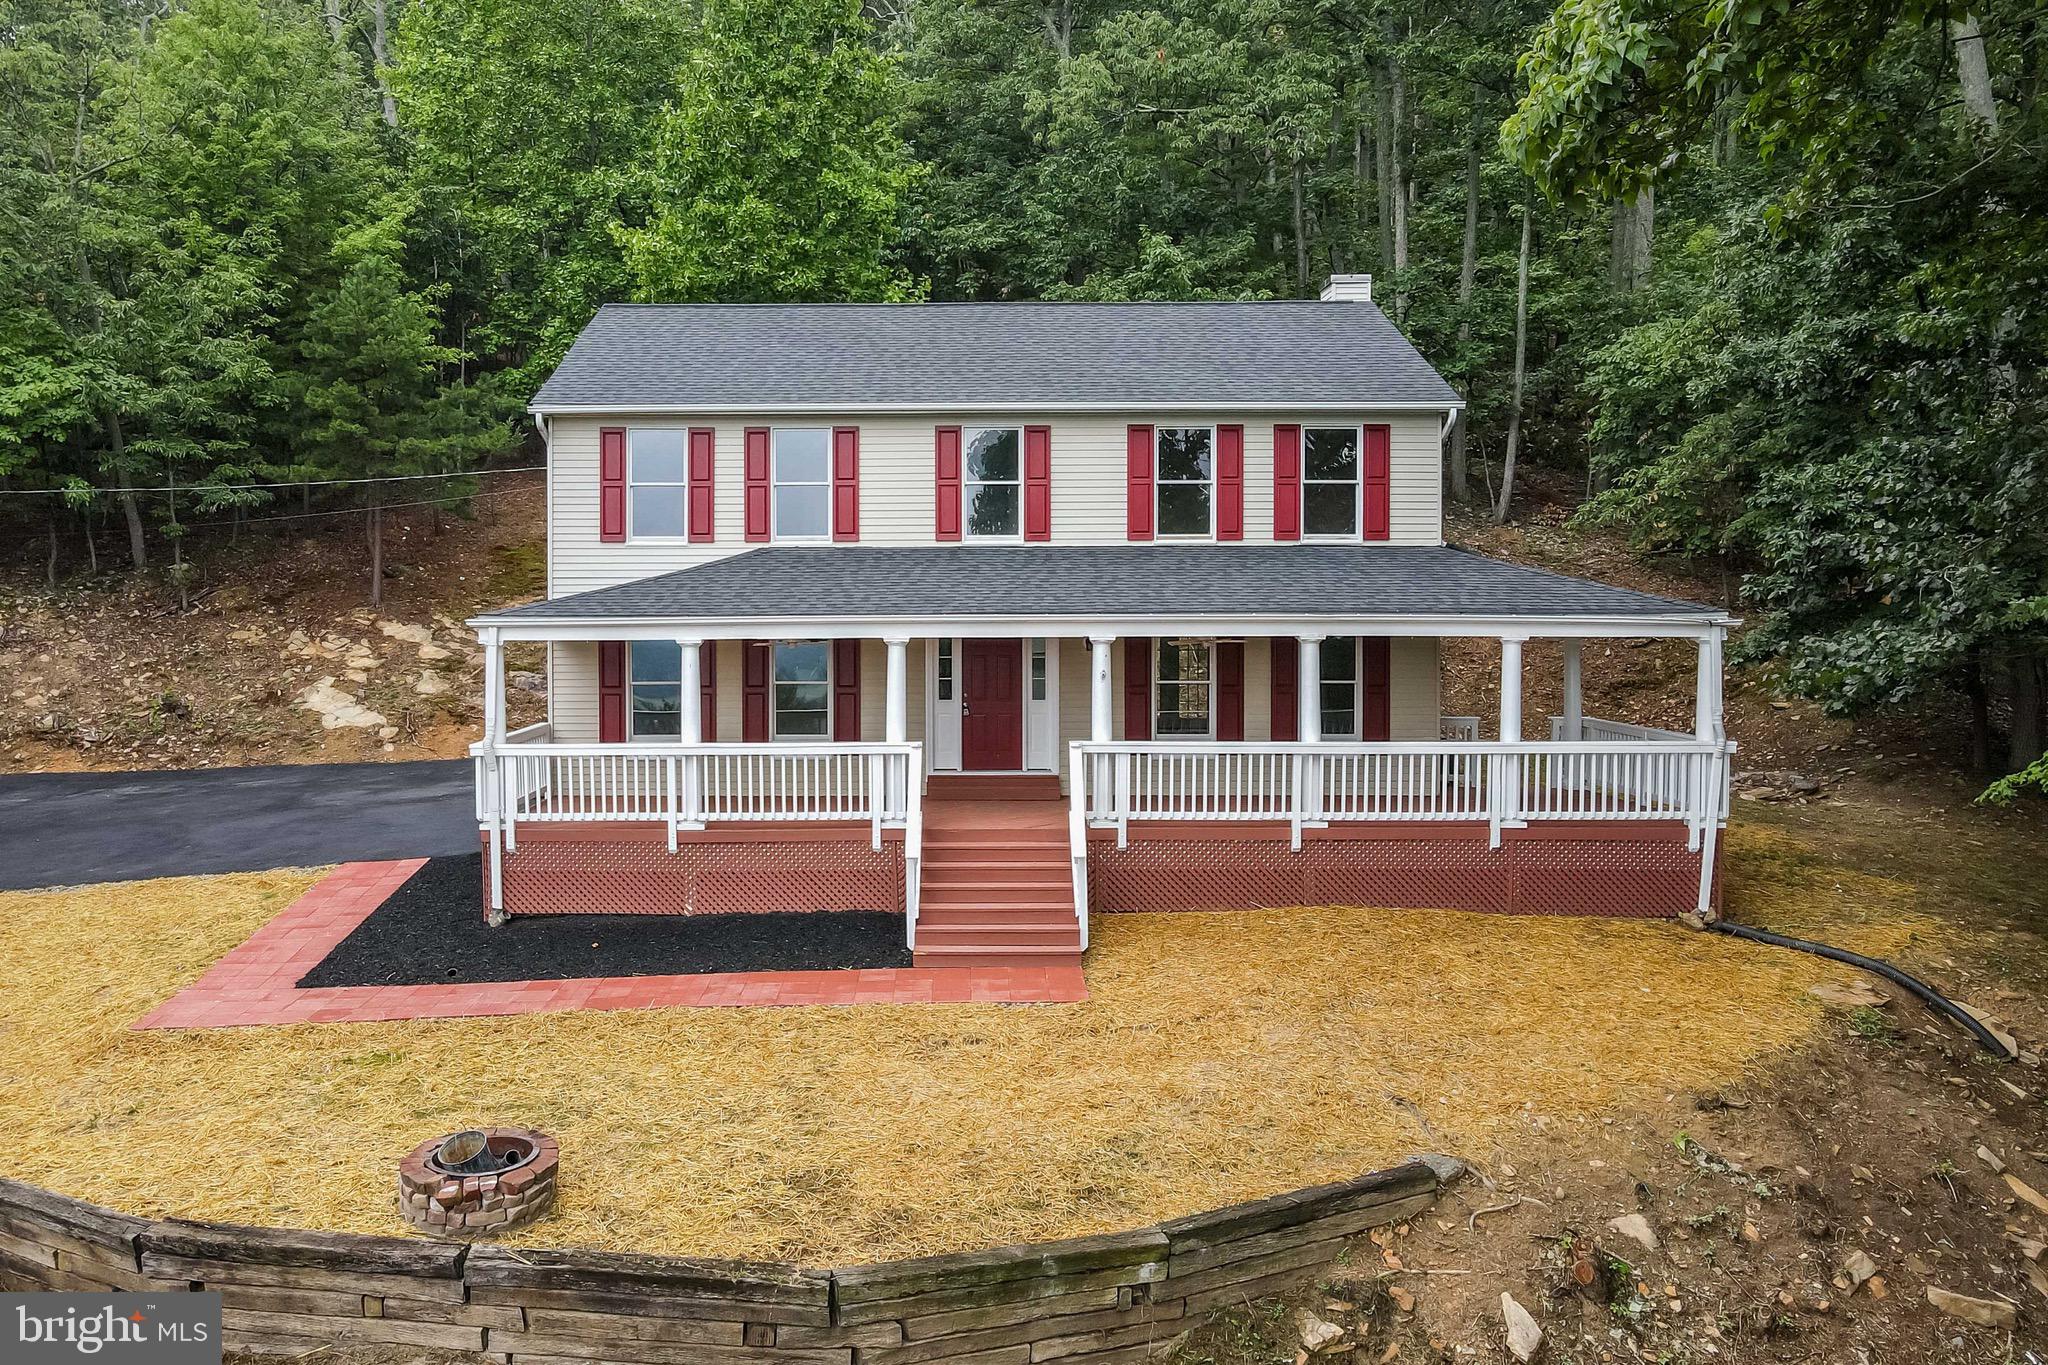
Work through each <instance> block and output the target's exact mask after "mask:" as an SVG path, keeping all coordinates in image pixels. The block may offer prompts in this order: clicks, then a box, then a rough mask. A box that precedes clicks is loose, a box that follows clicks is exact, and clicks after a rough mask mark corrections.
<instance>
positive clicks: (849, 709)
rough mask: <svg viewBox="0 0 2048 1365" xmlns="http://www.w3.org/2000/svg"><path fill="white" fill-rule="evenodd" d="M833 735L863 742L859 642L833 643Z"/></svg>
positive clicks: (844, 739) (849, 740)
mask: <svg viewBox="0 0 2048 1365" xmlns="http://www.w3.org/2000/svg"><path fill="white" fill-rule="evenodd" d="M832 738H834V739H836V740H838V741H839V742H841V743H842V744H858V743H859V742H860V641H858V640H834V641H833V642H832Z"/></svg>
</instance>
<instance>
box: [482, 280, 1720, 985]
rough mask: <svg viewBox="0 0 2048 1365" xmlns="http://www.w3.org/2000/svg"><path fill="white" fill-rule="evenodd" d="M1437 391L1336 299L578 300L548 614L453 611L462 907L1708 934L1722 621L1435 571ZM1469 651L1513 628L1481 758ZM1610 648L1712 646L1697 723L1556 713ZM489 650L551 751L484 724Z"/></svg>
mask: <svg viewBox="0 0 2048 1365" xmlns="http://www.w3.org/2000/svg"><path fill="white" fill-rule="evenodd" d="M1461 406H1462V405H1461V403H1460V400H1459V399H1458V397H1457V395H1456V393H1455V392H1454V391H1453V390H1452V389H1451V388H1450V387H1449V385H1447V384H1446V383H1445V382H1444V381H1443V379H1442V378H1441V377H1440V376H1439V375H1438V374H1437V373H1436V372H1435V371H1434V370H1433V369H1432V368H1431V367H1430V366H1429V364H1428V363H1427V362H1426V361H1425V360H1424V359H1423V358H1422V357H1421V356H1420V355H1419V354H1417V353H1416V351H1415V349H1414V348H1413V347H1412V346H1410V345H1409V344H1408V342H1407V340H1406V339H1405V338H1403V337H1402V335H1401V334H1400V332H1399V331H1398V330H1397V329H1396V328H1395V327H1394V326H1393V324H1392V323H1390V322H1389V321H1388V319H1387V318H1386V316H1385V315H1384V314H1383V313H1382V312H1381V311H1380V310H1379V308H1377V307H1376V306H1375V305H1374V304H1373V303H1372V302H1371V299H1370V281H1369V280H1368V279H1366V278H1365V277H1339V278H1338V279H1336V280H1333V281H1332V283H1331V288H1330V290H1329V291H1328V292H1327V293H1326V294H1325V296H1324V299H1323V300H1322V301H1319V302H1305V301H1303V302H1270V303H1138V304H1051V303H1014V304H907V305H880V304H877V305H866V304H835V305H786V306H785V305H733V306H720V305H674V306H669V305H646V306H615V307H607V308H605V309H603V310H602V311H601V312H599V314H598V315H597V317H596V318H595V319H593V320H592V322H591V323H590V325H589V326H588V327H587V328H586V329H585V330H584V331H583V333H582V335H581V336H580V337H579V338H578V340H577V341H576V343H575V345H574V346H573V347H572V348H571V349H570V351H569V353H568V355H567V357H566V358H565V359H564V360H563V362H562V364H561V367H560V368H559V369H557V370H556V371H555V373H554V374H553V375H552V376H551V377H550V378H549V379H548V381H547V382H546V384H545V385H543V386H542V388H541V390H540V392H539V394H538V395H537V396H536V397H535V399H534V401H533V404H532V412H533V415H534V417H535V419H536V421H537V423H538V424H539V427H540V430H541V432H542V434H543V436H544V437H545V439H546V443H547V452H548V454H547V466H548V473H547V494H548V547H547V564H548V575H547V578H548V596H547V600H545V601H543V602H539V603H535V604H533V605H531V606H525V607H518V608H514V609H510V610H505V611H499V612H493V613H490V614H487V615H484V616H481V617H478V618H477V619H476V620H475V621H474V623H473V624H474V625H475V626H476V627H477V629H478V630H479V632H480V635H481V637H482V640H483V643H484V646H485V658H486V676H485V690H486V707H485V710H486V725H485V738H484V740H483V741H482V743H480V744H479V745H478V746H477V747H476V755H477V764H478V815H479V820H480V823H481V825H482V827H483V837H484V840H485V845H486V863H487V871H486V887H485V898H486V902H487V907H488V911H489V913H490V914H491V916H492V917H493V919H494V920H495V919H497V918H499V917H501V916H503V915H506V914H546V913H565V912H578V911H632V912H642V913H651V914H670V913H709V912H730V911H747V910H765V909H818V910H831V909H882V910H891V911H900V912H902V913H904V915H905V918H906V933H907V934H908V935H909V937H910V942H911V946H912V947H913V948H914V949H915V951H916V955H917V960H918V961H919V962H921V963H940V964H944V963H948V962H959V963H964V964H986V963H990V962H1013V963H1045V962H1051V961H1058V960H1068V961H1071V960H1072V959H1073V958H1074V956H1075V955H1077V954H1078V953H1080V952H1081V951H1082V950H1083V949H1084V948H1085V946H1086V941H1087V938H1086V934H1087V917H1088V913H1089V911H1090V908H1091V906H1092V908H1093V909H1095V910H1098V911H1101V910H1157V909H1181V908H1186V909H1209V908H1223V907H1233V906H1260V905H1282V904H1301V903H1331V902H1342V903H1367V904H1396V905H1412V906H1446V907H1460V908H1470V909H1494V910H1521V911H1551V912H1573V911H1583V912H1587V913H1603V914H1650V915H1666V914H1673V913H1677V912H1680V911H1686V910H1695V909H1699V910H1704V909H1706V908H1708V907H1709V906H1711V904H1712V898H1713V895H1714V886H1713V869H1714V866H1715V858H1714V847H1715V837H1716V831H1717V829H1718V827H1719V824H1720V821H1721V818H1722V814H1723V811H1724V809H1725V783H1726V777H1727V754H1728V751H1729V746H1728V745H1727V744H1726V743H1725V737H1724V735H1723V734H1722V731H1721V726H1720V718H1719V717H1720V705H1719V685H1720V666H1721V665H1720V649H1721V642H1722V638H1723V635H1724V633H1725V630H1726V627H1727V626H1728V624H1730V623H1729V621H1728V619H1727V618H1726V616H1725V615H1724V614H1723V613H1721V612H1720V611H1717V610H1714V609H1712V608H1708V607H1702V606H1697V605H1694V604H1690V603H1685V602H1676V601H1670V600H1667V599H1662V598H1657V597H1651V596H1647V595H1645V594H1642V593H1639V592H1634V591H1630V590H1628V589H1624V588H1619V587H1610V586H1607V585H1603V584H1600V583H1594V582H1589V581H1586V580H1582V579H1576V578H1568V577H1564V576H1560V575H1557V574H1551V573H1545V572H1541V571H1537V570H1533V569H1529V568H1523V567H1519V566H1515V565H1511V564H1506V563H1502V562H1498V561H1495V560H1491V559H1487V558H1483V557H1481V556H1478V555H1474V554H1470V553H1467V552H1464V551H1461V550H1457V549H1453V548H1450V547H1447V546H1446V545H1445V544H1444V540H1443V505H1442V495H1441V487H1442V478H1441V462H1442V450H1443V442H1444V438H1445V436H1446V434H1447V433H1448V431H1449V430H1450V428H1451V426H1452V424H1453V423H1455V422H1456V421H1458V420H1459V416H1460V409H1461ZM1453 636H1481V637H1486V638H1488V639H1495V640H1498V641H1499V646H1500V667H1501V703H1500V715H1499V717H1498V723H1497V725H1493V726H1489V727H1487V728H1488V729H1490V730H1491V731H1492V733H1491V735H1490V736H1489V737H1482V734H1481V729H1482V727H1481V726H1480V724H1479V722H1478V720H1477V719H1475V718H1472V717H1455V716H1451V717H1447V716H1444V715H1442V714H1441V706H1440V703H1439V643H1440V641H1441V640H1443V639H1444V638H1446V637H1453ZM1538 636H1552V637H1559V638H1562V639H1563V640H1565V641H1566V642H1567V643H1566V646H1565V649H1564V651H1563V657H1564V668H1565V674H1566V676H1565V678H1564V689H1565V697H1566V700H1565V703H1564V707H1563V712H1564V713H1563V714H1562V715H1560V716H1558V717H1554V718H1552V721H1551V724H1550V726H1549V728H1548V730H1547V731H1546V732H1545V733H1544V734H1542V735H1541V736H1539V737H1537V738H1535V739H1533V740H1532V739H1531V738H1529V737H1528V736H1526V735H1525V729H1526V728H1527V727H1526V726H1525V724H1524V721H1523V717H1522V714H1521V711H1522V705H1521V695H1522V687H1521V673H1522V646H1523V643H1524V642H1525V641H1527V640H1529V639H1531V638H1534V637H1538ZM1597 636H1629V637H1641V636H1682V637H1687V638H1690V639H1693V640H1695V641H1697V642H1698V646H1699V672H1698V710H1697V726H1696V733H1694V734H1689V735H1688V734H1677V733H1672V732H1664V731H1650V730H1643V729H1640V728H1637V727H1629V726H1624V725H1617V724H1612V723H1608V722H1602V721H1598V720H1594V719H1591V718H1588V717H1586V716H1584V715H1583V714H1581V708H1580V705H1579V701H1578V696H1579V687H1578V661H1579V655H1580V651H1579V649H1578V647H1577V642H1578V641H1580V640H1582V639H1585V638H1588V637H1597ZM512 641H545V642H546V644H547V654H548V678H549V686H548V704H549V719H548V721H547V722H546V723H545V724H542V725H537V726H532V727H528V728H527V729H525V730H522V731H519V732H516V733H511V734H507V733H506V732H505V726H504V703H503V689H504V664H503V658H504V654H503V650H504V646H505V645H506V644H507V643H508V642H512Z"/></svg>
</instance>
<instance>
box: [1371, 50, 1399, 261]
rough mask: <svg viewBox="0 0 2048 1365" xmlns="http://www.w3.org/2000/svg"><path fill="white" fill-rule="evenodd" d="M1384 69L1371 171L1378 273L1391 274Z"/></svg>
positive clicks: (1389, 133)
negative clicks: (1376, 216)
mask: <svg viewBox="0 0 2048 1365" xmlns="http://www.w3.org/2000/svg"><path fill="white" fill-rule="evenodd" d="M1386 75H1387V73H1386V72H1385V71H1382V72H1381V73H1380V82H1379V90H1378V100H1377V104H1378V109H1377V113H1376V115H1375V117H1374V118H1373V124H1372V161H1373V166H1372V175H1373V184H1374V187H1375V188H1377V189H1378V191H1379V201H1380V204H1379V208H1380V224H1379V227H1380V273H1381V274H1382V275H1387V274H1391V273H1392V272H1393V269H1394V181H1393V178H1392V177H1391V176H1390V175H1388V173H1387V167H1388V165H1389V163H1391V162H1392V161H1393V159H1394V154H1393V149H1392V146H1391V143H1392V141H1393V128H1394V120H1393V112H1392V109H1393V104H1392V96H1391V94H1390V91H1389V86H1388V83H1387V80H1386Z"/></svg>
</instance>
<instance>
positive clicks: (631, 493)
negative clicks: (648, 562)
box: [626, 427, 689, 537]
mask: <svg viewBox="0 0 2048 1365" xmlns="http://www.w3.org/2000/svg"><path fill="white" fill-rule="evenodd" d="M683 446H684V433H683V432H682V431H681V430H680V429H677V428H670V427H633V428H631V429H629V430H628V431H627V432H626V485H627V496H626V504H627V508H628V514H627V515H628V523H627V524H628V525H629V526H630V527H631V528H632V533H633V535H635V536H648V537H656V536H677V537H680V536H681V535H683V533H684V532H685V531H686V530H688V525H687V522H688V518H689V464H688V461H687V458H686V456H685V454H684V449H683Z"/></svg>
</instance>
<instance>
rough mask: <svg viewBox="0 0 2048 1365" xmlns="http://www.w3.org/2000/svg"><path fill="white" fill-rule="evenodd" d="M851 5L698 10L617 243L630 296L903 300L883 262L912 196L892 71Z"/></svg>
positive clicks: (790, 1)
mask: <svg viewBox="0 0 2048 1365" xmlns="http://www.w3.org/2000/svg"><path fill="white" fill-rule="evenodd" d="M866 39H867V24H866V22H865V20H863V19H862V17H861V12H860V5H859V3H858V0H708V3H706V5H705V7H704V13H703V29H702V32H701V34H700V36H699V38H698V41H697V43H696V45H695V47H694V49H693V50H692V52H691V53H690V55H689V56H688V58H687V59H686V61H685V63H684V66H683V70H682V73H681V76H680V78H679V80H678V85H677V89H676V92H675V95H674V97H673V100H672V101H671V103H670V104H669V106H668V108H667V109H666V110H665V111H664V113H663V115H662V118H661V122H660V127H659V130H658V132H657V134H656V136H655V145H654V151H653V156H652V158H651V162H650V164H649V165H648V166H647V167H646V168H645V169H644V170H643V171H642V172H641V174H640V177H639V178H640V182H641V184H642V186H643V188H644V190H645V192H646V195H647V198H648V200H649V201H650V202H651V204H652V212H651V214H650V216H649V221H648V222H647V224H646V225H645V226H644V227H636V226H631V225H622V226H621V227H620V228H619V229H618V230H617V233H618V238H619V240H620V242H621V243H622V244H623V246H624V248H625V255H626V264H627V267H628V268H629V269H630V271H631V272H632V275H633V280H634V293H635V296H636V297H638V298H641V299H650V300H662V301H671V302H705V301H714V302H732V303H751V302H780V301H798V300H814V301H815V300H834V299H902V298H907V297H909V296H910V295H911V293H912V292H913V290H912V286H911V283H910V281H909V279H908V277H907V276H906V275H905V274H904V273H903V272H902V270H901V269H900V268H899V267H897V266H896V265H894V264H893V263H892V261H891V259H890V257H891V253H892V248H893V247H894V245H895V243H896V241H897V237H898V232H899V217H900V204H901V201H902V199H903V196H904V195H905V193H906V192H907V191H908V190H909V188H910V185H911V182H912V174H911V163H910V160H909V156H908V154H907V152H906V150H905V148H904V145H903V139H902V135H901V134H900V133H899V132H898V130H897V127H896V119H897V113H896V110H897V103H898V101H897V92H896V74H895V70H894V64H893V63H892V62H891V61H890V60H889V59H887V58H886V57H884V56H882V55H881V54H879V53H877V52H876V51H875V50H874V49H873V48H872V47H870V46H869V45H868V44H867V42H866Z"/></svg>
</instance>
